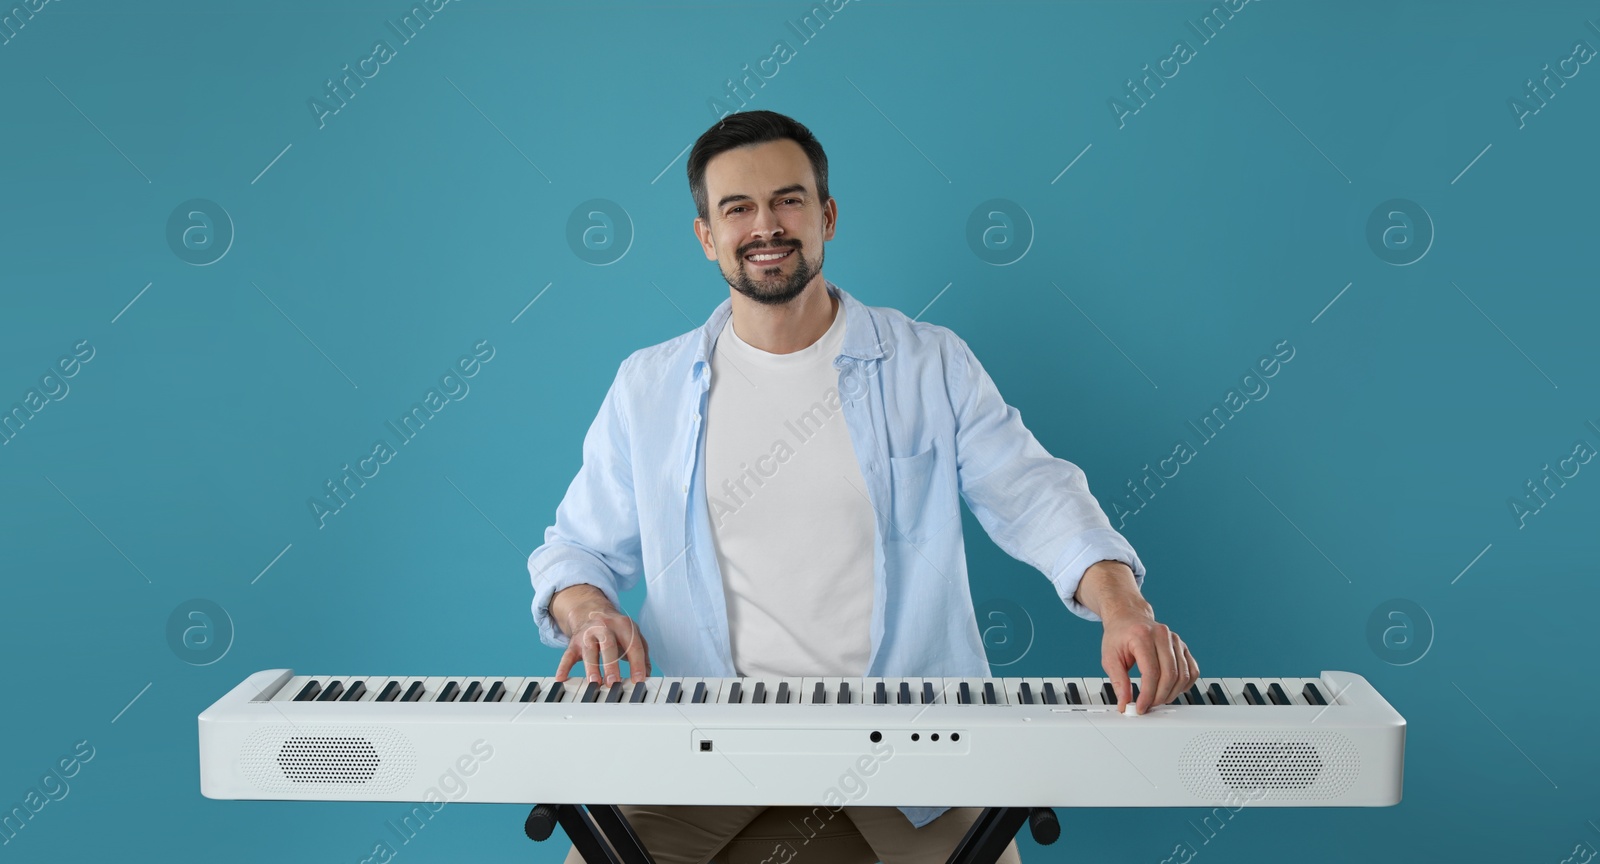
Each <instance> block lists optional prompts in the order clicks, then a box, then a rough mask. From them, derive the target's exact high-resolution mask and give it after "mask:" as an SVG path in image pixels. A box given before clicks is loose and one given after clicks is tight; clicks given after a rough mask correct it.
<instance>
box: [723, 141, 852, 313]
mask: <svg viewBox="0 0 1600 864" xmlns="http://www.w3.org/2000/svg"><path fill="white" fill-rule="evenodd" d="M706 203H707V209H708V212H709V213H710V221H709V223H708V222H706V221H703V220H701V219H699V218H696V219H695V220H694V231H695V235H696V236H697V237H699V238H700V245H701V247H702V248H704V249H705V253H706V258H707V259H709V260H712V261H716V262H717V268H718V269H720V270H721V271H722V278H723V279H726V280H727V282H728V285H729V286H731V287H732V288H733V290H735V291H738V292H739V293H740V294H743V295H744V296H746V297H749V298H750V299H751V300H754V301H756V302H758V303H766V304H771V305H778V304H782V303H787V302H789V301H790V300H793V299H794V298H795V297H798V296H799V295H800V293H801V292H802V291H804V290H805V288H806V286H807V285H808V284H810V283H811V282H812V281H813V280H820V279H821V278H822V244H823V242H824V241H827V240H832V239H833V228H834V221H835V218H836V216H837V213H838V210H837V207H836V205H835V204H834V202H833V199H832V198H829V199H828V200H827V201H826V202H823V201H819V200H818V199H817V186H816V177H815V176H814V175H813V172H812V170H811V160H809V159H807V158H806V154H805V151H804V150H802V149H800V145H799V144H796V143H795V142H793V141H790V140H789V139H787V138H784V139H781V140H778V141H767V142H763V143H761V144H747V145H745V146H743V147H735V148H734V149H732V150H728V151H726V152H723V153H719V154H717V155H716V156H715V157H713V158H712V159H711V161H710V162H709V163H707V165H706ZM772 254H783V255H785V256H786V257H784V258H780V259H775V260H754V259H752V256H756V255H763V256H765V255H772Z"/></svg>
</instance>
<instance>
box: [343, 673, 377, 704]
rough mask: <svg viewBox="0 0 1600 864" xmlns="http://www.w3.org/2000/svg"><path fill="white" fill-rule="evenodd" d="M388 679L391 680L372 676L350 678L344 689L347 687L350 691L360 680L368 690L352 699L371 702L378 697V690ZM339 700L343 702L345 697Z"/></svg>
mask: <svg viewBox="0 0 1600 864" xmlns="http://www.w3.org/2000/svg"><path fill="white" fill-rule="evenodd" d="M388 680H389V679H388V678H383V677H371V676H369V677H364V678H350V679H348V680H346V681H345V685H344V689H345V692H346V693H348V692H350V688H351V687H353V686H355V684H356V682H358V681H359V682H361V684H363V685H365V686H366V688H367V689H366V692H364V693H362V694H361V696H360V697H358V698H356V699H353V700H351V701H353V702H371V701H372V700H374V699H376V698H378V690H379V688H381V687H383V682H385V681H388ZM339 700H340V701H341V702H342V701H344V697H343V696H340V697H339Z"/></svg>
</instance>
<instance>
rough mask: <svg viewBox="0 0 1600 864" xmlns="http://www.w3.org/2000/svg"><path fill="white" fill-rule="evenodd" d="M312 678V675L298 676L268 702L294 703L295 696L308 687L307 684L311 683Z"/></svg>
mask: <svg viewBox="0 0 1600 864" xmlns="http://www.w3.org/2000/svg"><path fill="white" fill-rule="evenodd" d="M311 677H312V676H310V675H296V676H294V677H293V678H290V679H289V681H288V683H286V684H284V685H283V686H282V687H279V688H278V692H276V693H274V694H272V698H271V699H268V700H267V701H268V702H293V701H294V696H295V694H296V693H299V692H300V689H301V688H303V687H305V686H306V682H307V681H310V680H311Z"/></svg>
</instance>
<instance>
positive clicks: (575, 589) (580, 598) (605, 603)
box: [550, 583, 616, 638]
mask: <svg viewBox="0 0 1600 864" xmlns="http://www.w3.org/2000/svg"><path fill="white" fill-rule="evenodd" d="M585 606H593V607H595V608H598V609H602V610H614V609H615V608H616V607H615V606H613V605H611V600H610V599H608V598H607V597H606V595H605V592H604V591H601V590H600V589H599V588H596V587H595V586H593V585H589V584H587V583H580V584H577V585H569V586H567V587H565V588H563V589H561V590H560V591H557V592H556V593H555V594H554V595H553V596H551V598H550V619H551V620H552V621H554V622H555V623H556V626H557V627H560V628H561V632H562V633H564V634H566V635H567V636H568V637H569V638H570V637H571V636H572V631H571V630H570V629H569V628H568V626H567V622H568V620H569V619H570V616H571V615H572V613H573V611H574V610H578V609H581V608H583V607H585Z"/></svg>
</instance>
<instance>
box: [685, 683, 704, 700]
mask: <svg viewBox="0 0 1600 864" xmlns="http://www.w3.org/2000/svg"><path fill="white" fill-rule="evenodd" d="M689 701H690V702H691V703H693V704H695V705H699V704H702V703H704V702H705V701H706V682H704V681H696V682H694V695H693V696H690V697H689Z"/></svg>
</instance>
